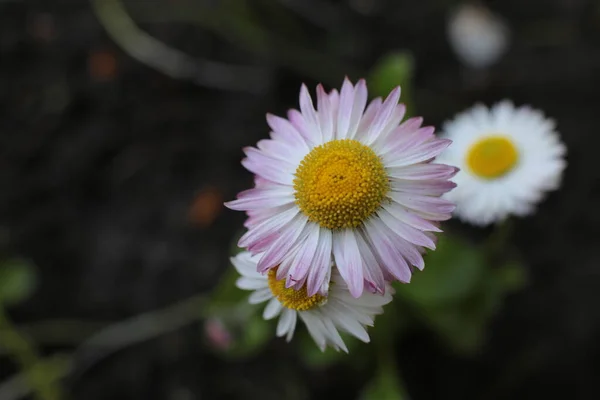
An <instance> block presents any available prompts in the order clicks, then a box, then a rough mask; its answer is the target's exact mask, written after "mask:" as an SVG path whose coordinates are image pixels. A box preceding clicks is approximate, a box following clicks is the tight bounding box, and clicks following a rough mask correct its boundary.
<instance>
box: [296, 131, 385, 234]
mask: <svg viewBox="0 0 600 400" xmlns="http://www.w3.org/2000/svg"><path fill="white" fill-rule="evenodd" d="M389 188H390V184H389V182H388V178H387V174H386V172H385V168H384V167H383V163H382V162H381V159H380V158H379V157H378V156H377V154H375V152H374V151H373V150H371V148H369V147H368V146H365V145H364V144H362V143H360V142H358V141H356V140H351V139H341V140H333V141H331V142H327V143H325V144H323V145H321V146H318V147H315V148H314V149H312V150H311V152H310V153H308V154H307V155H306V156H305V157H304V159H303V160H302V162H301V163H300V165H299V166H298V169H296V178H295V179H294V189H295V191H296V192H295V197H296V204H297V205H298V207H299V208H300V210H301V211H302V212H303V213H304V214H305V215H307V216H308V218H309V219H310V220H311V221H313V222H316V223H318V224H319V225H321V226H322V227H324V228H328V229H343V228H355V227H357V226H359V225H360V224H361V223H362V222H363V221H364V220H366V219H367V218H368V217H369V216H370V215H371V214H373V213H374V212H375V211H376V210H377V209H378V208H379V206H380V205H381V202H382V201H383V199H384V198H385V195H386V193H387V192H388V190H389Z"/></svg>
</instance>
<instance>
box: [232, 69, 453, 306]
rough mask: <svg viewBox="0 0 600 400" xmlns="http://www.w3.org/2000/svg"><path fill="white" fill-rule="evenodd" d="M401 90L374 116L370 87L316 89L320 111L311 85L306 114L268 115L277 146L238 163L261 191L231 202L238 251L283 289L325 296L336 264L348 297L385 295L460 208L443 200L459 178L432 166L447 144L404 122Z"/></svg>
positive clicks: (267, 143) (405, 278)
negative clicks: (237, 216)
mask: <svg viewBox="0 0 600 400" xmlns="http://www.w3.org/2000/svg"><path fill="white" fill-rule="evenodd" d="M399 99H400V88H399V87H398V88H396V89H395V90H393V91H392V93H391V94H390V95H389V96H388V97H387V99H385V101H382V100H381V99H380V98H376V99H375V100H373V101H372V102H371V103H370V104H369V105H368V107H366V109H365V106H366V104H367V86H366V83H365V81H364V80H360V81H359V82H358V83H357V84H356V86H353V85H352V84H351V83H350V81H348V80H347V79H346V80H345V81H344V84H343V86H342V89H341V92H340V93H338V91H337V90H333V91H331V92H329V93H327V92H325V90H324V89H323V87H322V86H321V85H319V86H317V109H316V110H315V108H314V106H313V102H312V99H311V97H310V95H309V93H308V89H307V88H306V86H304V85H303V86H302V88H301V90H300V111H297V110H290V111H289V112H288V118H287V119H284V118H280V117H276V116H274V115H267V123H268V124H269V126H270V127H271V130H272V131H271V139H266V140H261V141H259V142H258V144H257V147H247V148H245V149H244V152H245V154H246V158H245V159H244V160H243V161H242V164H243V165H244V166H245V167H246V168H247V169H248V170H249V171H251V172H253V173H254V174H256V176H257V178H256V186H255V187H254V188H253V189H249V190H246V191H244V192H241V193H240V194H239V195H238V198H237V200H234V201H231V202H229V203H226V205H227V206H228V207H229V208H231V209H233V210H240V211H246V212H247V213H248V215H249V220H248V221H246V224H245V225H246V227H248V228H249V230H248V232H247V233H246V234H245V235H244V236H243V237H242V238H241V239H240V241H239V243H238V244H239V246H240V247H243V248H247V249H248V250H249V251H250V252H252V254H258V253H261V254H262V256H261V258H260V260H259V261H258V266H257V268H258V271H259V272H265V271H268V270H271V269H275V268H277V270H276V278H277V279H279V280H280V279H283V278H285V279H286V288H289V287H294V288H296V289H299V288H301V287H304V285H306V286H307V290H308V295H310V296H312V295H314V294H316V293H317V292H319V291H320V292H321V293H322V294H323V293H326V292H327V289H328V288H327V284H328V282H329V279H328V276H330V274H331V266H332V261H333V262H334V265H336V267H337V269H338V270H339V273H340V275H341V277H342V279H343V280H344V281H345V282H346V283H347V285H348V288H349V290H350V293H351V294H352V295H353V296H354V297H359V296H361V295H362V293H363V289H365V288H366V289H367V290H369V291H370V292H373V293H375V292H379V293H382V292H383V291H384V290H385V281H386V280H399V281H401V282H409V281H410V278H411V273H412V267H416V268H418V269H422V268H423V257H422V254H421V252H422V250H423V249H424V248H429V249H434V248H435V243H434V237H433V235H432V233H433V232H440V229H439V228H438V226H437V221H443V220H446V219H448V218H450V215H451V213H452V210H453V209H454V205H453V204H452V203H451V202H449V201H448V200H444V199H442V198H441V195H442V194H443V193H446V192H447V191H449V190H451V189H452V188H453V187H454V186H455V185H454V183H452V182H450V181H449V180H448V179H450V178H451V177H452V176H453V175H454V174H455V173H456V171H457V169H456V168H454V167H450V166H447V165H441V164H434V163H432V159H433V158H434V157H436V156H437V155H439V154H440V153H441V152H442V151H443V150H444V149H445V148H446V147H447V146H448V145H449V144H450V141H449V140H445V139H438V138H436V137H435V136H434V135H433V131H434V128H433V127H421V123H422V119H421V118H411V119H408V120H406V121H405V122H403V123H401V121H402V119H403V117H404V112H405V106H404V105H403V104H398V101H399Z"/></svg>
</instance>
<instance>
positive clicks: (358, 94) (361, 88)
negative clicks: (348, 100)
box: [346, 79, 368, 139]
mask: <svg viewBox="0 0 600 400" xmlns="http://www.w3.org/2000/svg"><path fill="white" fill-rule="evenodd" d="M367 96H368V93H367V83H366V82H365V80H364V79H361V80H359V81H358V83H357V84H356V86H355V87H354V100H353V105H352V114H351V116H350V122H349V124H348V132H347V133H346V137H347V138H348V139H353V138H354V136H355V134H356V131H357V129H358V125H359V123H360V121H361V118H362V116H363V112H364V111H365V106H366V105H367Z"/></svg>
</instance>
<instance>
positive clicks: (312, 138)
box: [288, 109, 321, 147]
mask: <svg viewBox="0 0 600 400" xmlns="http://www.w3.org/2000/svg"><path fill="white" fill-rule="evenodd" d="M288 119H289V121H290V123H291V124H292V126H293V127H294V128H295V129H296V130H297V131H298V132H299V133H300V135H302V137H303V138H304V140H306V143H307V144H308V146H309V147H314V146H317V145H319V144H320V143H321V134H320V132H317V131H316V130H315V129H311V128H310V125H309V124H308V123H307V122H306V121H305V119H304V116H303V115H302V114H301V113H300V112H299V111H298V110H294V109H292V110H289V111H288Z"/></svg>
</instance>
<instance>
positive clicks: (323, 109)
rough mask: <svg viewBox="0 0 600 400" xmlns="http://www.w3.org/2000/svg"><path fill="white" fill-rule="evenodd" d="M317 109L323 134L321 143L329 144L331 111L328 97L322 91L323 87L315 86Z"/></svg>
mask: <svg viewBox="0 0 600 400" xmlns="http://www.w3.org/2000/svg"><path fill="white" fill-rule="evenodd" d="M317 108H318V110H319V112H318V116H319V125H320V126H321V133H322V134H323V142H329V141H330V140H332V139H333V135H334V131H333V128H334V126H333V116H334V114H333V109H332V105H331V101H330V99H329V95H328V94H327V93H326V92H325V89H323V85H318V86H317Z"/></svg>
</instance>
